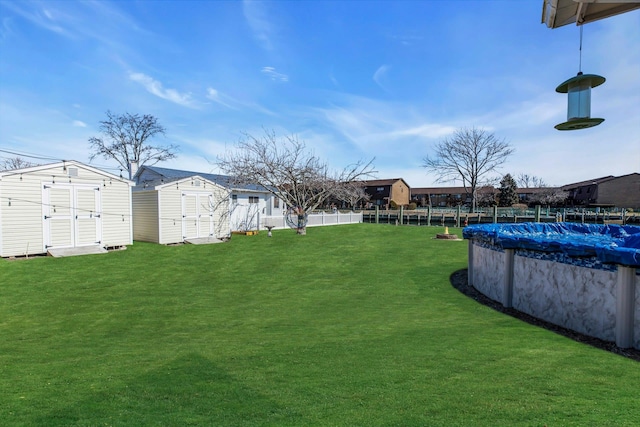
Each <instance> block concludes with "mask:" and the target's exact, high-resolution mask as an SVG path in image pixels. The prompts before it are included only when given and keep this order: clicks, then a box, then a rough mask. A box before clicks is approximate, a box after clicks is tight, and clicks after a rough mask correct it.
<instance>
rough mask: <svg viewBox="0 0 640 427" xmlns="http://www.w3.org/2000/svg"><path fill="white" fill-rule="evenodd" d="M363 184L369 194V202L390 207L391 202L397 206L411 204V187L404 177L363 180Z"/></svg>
mask: <svg viewBox="0 0 640 427" xmlns="http://www.w3.org/2000/svg"><path fill="white" fill-rule="evenodd" d="M362 185H363V187H364V191H365V193H367V194H368V195H369V202H370V203H372V204H373V205H375V206H380V207H385V208H388V207H389V205H390V204H391V202H394V203H395V204H396V205H397V206H406V205H408V204H409V197H410V196H411V187H409V184H407V183H406V181H405V180H404V179H402V178H394V179H372V180H367V181H362Z"/></svg>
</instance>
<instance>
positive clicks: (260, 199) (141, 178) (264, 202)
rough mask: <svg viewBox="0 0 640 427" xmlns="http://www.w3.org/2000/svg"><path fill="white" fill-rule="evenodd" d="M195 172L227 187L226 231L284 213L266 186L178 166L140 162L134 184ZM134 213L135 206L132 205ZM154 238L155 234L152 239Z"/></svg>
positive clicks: (245, 228)
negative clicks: (238, 181) (151, 164)
mask: <svg viewBox="0 0 640 427" xmlns="http://www.w3.org/2000/svg"><path fill="white" fill-rule="evenodd" d="M194 176H198V177H200V178H202V179H205V180H207V181H211V182H213V183H215V184H217V185H219V186H220V187H221V188H224V190H225V191H226V197H227V199H228V202H229V203H228V205H227V207H228V209H229V211H228V212H227V213H226V214H225V216H226V217H227V225H228V226H229V231H248V230H258V229H259V228H260V218H261V217H262V216H264V215H267V216H279V215H283V210H284V203H283V202H282V201H281V200H280V199H278V198H277V197H275V196H273V195H272V194H271V193H270V192H269V191H268V190H267V189H265V188H264V187H262V186H260V185H255V184H254V185H237V184H236V183H235V182H234V181H235V180H234V179H233V177H231V176H228V175H217V174H210V173H202V172H192V171H186V170H180V169H169V168H162V167H158V166H146V165H145V166H142V167H141V168H140V169H139V170H138V172H137V173H136V175H135V177H134V180H135V181H136V184H137V185H136V187H135V188H134V194H135V193H136V192H137V190H138V189H139V188H149V187H152V186H155V185H158V184H165V183H169V182H174V181H176V180H179V179H192V177H194ZM134 215H135V207H134ZM136 223H137V221H134V234H135V235H134V239H135V240H139V239H138V237H136V236H137V234H136ZM151 241H154V242H155V241H157V238H155V239H153V240H151Z"/></svg>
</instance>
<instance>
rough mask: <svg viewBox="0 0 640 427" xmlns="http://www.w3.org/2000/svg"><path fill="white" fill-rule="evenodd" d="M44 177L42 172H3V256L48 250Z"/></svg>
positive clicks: (0, 250)
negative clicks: (15, 173) (44, 234)
mask: <svg viewBox="0 0 640 427" xmlns="http://www.w3.org/2000/svg"><path fill="white" fill-rule="evenodd" d="M42 178H43V176H38V175H28V174H25V175H8V176H3V177H2V179H1V180H0V196H1V198H0V205H1V207H0V209H2V215H0V216H1V217H2V223H1V224H0V232H1V233H2V239H1V240H2V248H0V256H3V257H7V256H21V255H27V254H38V253H42V252H45V250H44V242H43V232H42V221H43V210H42V185H41V179H42ZM44 178H45V179H46V177H44ZM9 199H11V200H9ZM9 204H11V205H10V206H9Z"/></svg>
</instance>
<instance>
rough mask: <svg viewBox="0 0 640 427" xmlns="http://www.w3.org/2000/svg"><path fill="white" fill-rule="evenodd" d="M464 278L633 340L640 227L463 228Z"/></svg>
mask: <svg viewBox="0 0 640 427" xmlns="http://www.w3.org/2000/svg"><path fill="white" fill-rule="evenodd" d="M462 234H463V237H464V238H465V239H468V240H469V270H468V275H469V284H470V285H472V286H474V287H475V288H476V289H478V290H479V291H480V292H482V293H484V294H485V295H487V296H488V297H490V298H492V299H494V300H496V301H499V302H501V303H502V304H503V305H504V306H505V307H513V308H515V309H517V310H519V311H522V312H524V313H527V314H529V315H531V316H534V317H537V318H539V319H543V320H546V321H548V322H551V323H554V324H556V325H559V326H563V327H566V328H569V329H572V330H575V331H577V332H580V333H583V334H586V335H590V336H594V337H597V338H600V339H603V340H607V341H612V342H615V343H616V344H617V345H618V346H619V347H623V348H628V347H634V348H640V276H639V275H638V269H639V268H640V227H635V226H622V225H613V224H611V225H588V224H574V223H554V224H543V223H520V224H481V225H473V226H469V227H466V228H464V230H463V232H462Z"/></svg>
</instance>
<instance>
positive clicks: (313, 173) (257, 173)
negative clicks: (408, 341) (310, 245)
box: [218, 130, 373, 234]
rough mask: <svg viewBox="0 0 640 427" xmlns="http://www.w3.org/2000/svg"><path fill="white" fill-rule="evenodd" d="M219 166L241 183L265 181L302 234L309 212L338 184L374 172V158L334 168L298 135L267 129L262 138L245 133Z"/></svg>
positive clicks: (263, 183)
mask: <svg viewBox="0 0 640 427" xmlns="http://www.w3.org/2000/svg"><path fill="white" fill-rule="evenodd" d="M218 166H219V167H220V169H222V170H223V171H224V172H225V173H227V174H228V175H231V176H233V177H235V179H236V180H237V182H238V183H239V184H258V185H261V186H263V187H264V188H265V189H267V191H269V192H270V193H271V194H273V195H274V196H276V197H279V198H280V199H282V200H283V201H284V202H285V203H286V205H287V207H288V208H289V212H290V213H291V215H292V216H293V217H294V220H293V221H292V222H293V223H294V226H295V228H296V229H297V233H298V234H306V221H307V215H308V214H309V213H310V212H311V211H313V210H314V209H316V208H317V207H318V206H320V205H322V204H323V203H324V202H325V201H326V200H327V199H329V197H331V196H332V195H334V194H335V193H336V188H338V187H339V186H341V185H342V184H343V183H345V182H351V181H354V180H357V179H361V178H363V177H366V176H370V175H371V174H372V173H373V170H372V161H369V162H368V163H363V162H357V163H355V164H352V165H350V166H348V167H346V168H344V169H343V170H341V171H332V170H330V169H329V166H328V165H327V164H326V163H324V162H323V161H322V160H320V158H318V157H316V156H315V155H313V154H312V153H310V152H308V151H307V150H306V147H305V145H304V143H303V142H300V141H298V139H297V137H295V136H286V137H284V138H277V137H276V135H275V133H274V132H268V131H266V130H265V131H264V135H263V136H262V137H260V138H258V137H255V136H253V135H250V134H248V133H245V134H244V138H243V139H241V140H240V141H239V143H238V146H237V147H236V150H235V151H232V152H229V153H228V154H227V155H226V156H225V157H224V158H223V159H220V160H219V161H218Z"/></svg>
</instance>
